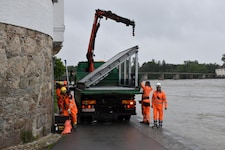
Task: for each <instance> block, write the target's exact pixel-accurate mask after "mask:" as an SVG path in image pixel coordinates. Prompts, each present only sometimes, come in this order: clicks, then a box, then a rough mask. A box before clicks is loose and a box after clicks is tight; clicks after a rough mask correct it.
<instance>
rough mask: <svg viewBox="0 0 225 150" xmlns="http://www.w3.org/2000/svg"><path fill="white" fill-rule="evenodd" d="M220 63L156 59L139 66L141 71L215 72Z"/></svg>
mask: <svg viewBox="0 0 225 150" xmlns="http://www.w3.org/2000/svg"><path fill="white" fill-rule="evenodd" d="M219 67H220V66H219V65H218V64H200V63H198V61H197V60H195V61H190V60H189V61H184V63H183V64H167V63H166V62H165V61H164V60H163V61H162V62H161V61H155V60H154V59H153V60H152V61H149V62H145V63H143V64H142V66H141V67H140V68H139V72H184V73H214V72H215V69H217V68H219Z"/></svg>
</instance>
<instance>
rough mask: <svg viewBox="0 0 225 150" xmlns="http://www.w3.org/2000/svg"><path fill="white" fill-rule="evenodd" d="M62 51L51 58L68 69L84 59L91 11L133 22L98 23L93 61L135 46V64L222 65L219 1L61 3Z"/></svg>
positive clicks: (223, 6) (224, 45) (224, 29)
mask: <svg viewBox="0 0 225 150" xmlns="http://www.w3.org/2000/svg"><path fill="white" fill-rule="evenodd" d="M64 9H65V10H64V11H65V12H64V13H65V18H64V21H65V33H64V42H63V48H62V49H61V51H60V52H59V53H58V54H57V55H56V56H57V57H58V58H61V59H62V61H64V60H65V59H66V60H67V64H68V65H73V66H75V65H77V63H78V62H79V61H86V53H87V48H88V43H89V38H90V34H91V29H92V24H93V20H94V14H95V10H96V9H102V10H111V11H112V12H113V13H115V14H117V15H119V16H121V17H125V18H128V19H130V20H134V21H135V23H136V27H135V36H134V37H133V36H132V27H131V26H128V27H127V26H126V25H124V24H123V23H117V22H115V21H114V20H111V19H108V20H105V19H102V20H101V26H100V28H99V30H98V33H97V37H96V41H95V51H94V53H95V57H94V59H95V60H96V61H99V60H104V61H107V60H108V59H109V58H111V57H112V56H114V55H116V54H117V53H118V52H120V51H122V50H125V49H128V48H130V47H133V46H135V45H138V46H139V54H138V56H139V63H140V65H142V64H143V63H144V62H148V61H151V60H152V59H154V60H156V61H163V60H165V61H166V63H171V64H183V62H184V61H187V60H191V61H194V60H197V61H198V62H199V63H207V64H208V63H217V64H219V65H222V63H223V62H222V61H221V58H222V55H223V54H225V1H224V0H80V1H78V0H64Z"/></svg>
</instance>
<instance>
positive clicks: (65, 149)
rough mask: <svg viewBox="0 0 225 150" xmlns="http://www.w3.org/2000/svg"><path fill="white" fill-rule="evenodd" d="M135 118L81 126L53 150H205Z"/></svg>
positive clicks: (65, 136)
mask: <svg viewBox="0 0 225 150" xmlns="http://www.w3.org/2000/svg"><path fill="white" fill-rule="evenodd" d="M140 120H141V118H138V117H137V116H132V117H131V121H130V122H125V121H124V122H116V121H114V122H105V123H95V124H92V125H78V128H77V129H76V130H74V131H73V132H72V134H67V135H64V136H63V137H62V138H61V139H60V140H59V141H58V143H57V144H56V145H55V146H54V147H53V148H52V150H166V149H169V150H181V149H182V150H203V148H200V147H199V146H198V145H196V144H194V143H191V142H190V141H188V140H187V139H184V138H182V137H180V136H178V135H176V134H173V133H172V132H170V131H168V130H167V129H165V128H162V129H153V128H151V127H150V126H147V125H145V124H140V123H139V121H140Z"/></svg>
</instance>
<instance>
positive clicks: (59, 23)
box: [53, 0, 65, 42]
mask: <svg viewBox="0 0 225 150" xmlns="http://www.w3.org/2000/svg"><path fill="white" fill-rule="evenodd" d="M53 10H54V25H53V26H54V30H53V31H54V32H53V41H55V42H61V41H64V31H65V25H64V0H58V2H57V3H54V9H53Z"/></svg>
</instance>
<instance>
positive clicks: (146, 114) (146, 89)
mask: <svg viewBox="0 0 225 150" xmlns="http://www.w3.org/2000/svg"><path fill="white" fill-rule="evenodd" d="M141 87H142V90H143V94H142V99H141V108H142V115H143V121H141V122H140V123H145V124H147V125H149V124H150V93H151V91H152V87H151V85H150V82H149V81H146V82H145V84H144V83H143V82H141Z"/></svg>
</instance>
